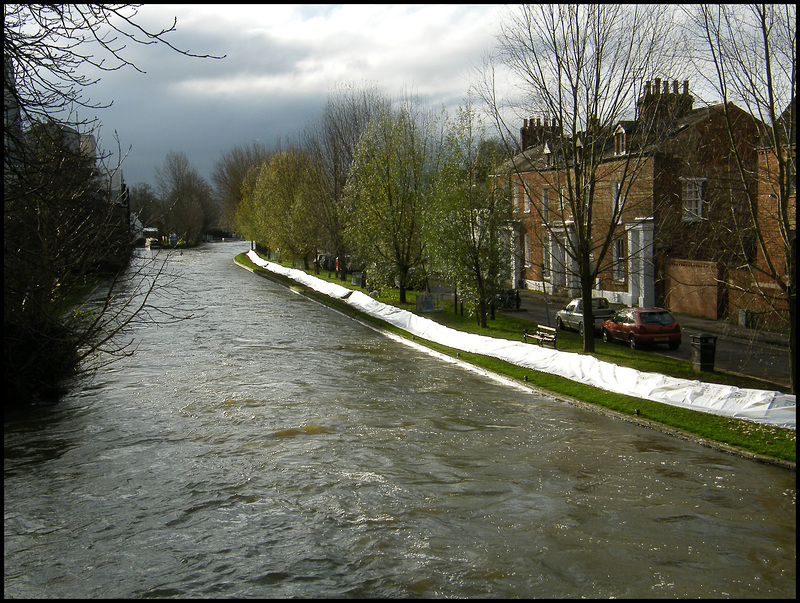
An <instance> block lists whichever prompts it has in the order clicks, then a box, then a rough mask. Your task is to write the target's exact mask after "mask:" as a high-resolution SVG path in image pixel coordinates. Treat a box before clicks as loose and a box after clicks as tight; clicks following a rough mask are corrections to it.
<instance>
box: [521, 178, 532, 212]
mask: <svg viewBox="0 0 800 603" xmlns="http://www.w3.org/2000/svg"><path fill="white" fill-rule="evenodd" d="M522 186H523V189H524V190H523V192H522V194H523V195H524V196H525V213H526V214H529V213H531V212H532V211H533V201H532V200H531V191H530V188H528V187H527V186H525V185H524V184H523V185H522Z"/></svg>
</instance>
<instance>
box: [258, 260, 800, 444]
mask: <svg viewBox="0 0 800 603" xmlns="http://www.w3.org/2000/svg"><path fill="white" fill-rule="evenodd" d="M247 257H248V258H250V260H251V261H252V262H253V263H254V264H256V265H257V266H260V267H262V268H265V269H267V270H269V271H270V272H274V273H276V274H281V275H283V276H286V277H288V278H290V279H292V280H294V281H296V282H298V283H300V284H302V285H304V286H306V287H308V288H309V289H313V290H314V291H318V292H320V293H323V294H325V295H327V296H329V297H333V298H336V299H339V300H342V301H344V302H345V303H347V304H349V305H350V306H353V307H354V308H356V309H358V310H360V311H362V312H364V313H365V314H369V315H370V316H374V317H376V318H380V319H381V320H384V321H386V322H387V323H389V324H392V325H394V326H396V327H399V328H401V329H403V330H404V331H407V332H408V333H411V334H412V335H415V336H417V337H421V338H423V339H427V340H429V341H433V342H436V343H439V344H442V345H446V346H448V347H450V348H454V349H457V350H462V351H464V352H472V353H476V354H483V355H485V356H493V357H495V358H499V359H501V360H505V361H507V362H510V363H513V364H516V365H518V366H522V367H525V368H529V369H532V370H536V371H541V372H544V373H551V374H555V375H560V376H562V377H566V378H567V379H571V380H573V381H578V382H580V383H585V384H587V385H592V386H594V387H599V388H601V389H604V390H606V391H611V392H617V393H620V394H626V395H629V396H635V397H637V398H644V399H646V400H653V401H654V402H661V403H663V404H670V405H672V406H681V407H683V408H690V409H692V410H697V411H700V412H707V413H711V414H715V415H721V416H726V417H735V418H738V419H746V420H748V421H753V422H756V423H763V424H766V425H776V426H778V427H787V428H789V429H796V410H795V409H796V401H797V400H796V396H795V395H794V394H783V393H781V392H775V391H765V390H758V389H741V388H738V387H733V386H729V385H719V384H716V383H703V382H701V381H696V380H690V379H676V378H674V377H667V376H665V375H660V374H657V373H645V372H641V371H637V370H635V369H630V368H625V367H621V366H617V365H615V364H611V363H610V362H603V361H601V360H597V359H596V358H593V357H592V356H585V355H582V354H575V353H572V352H562V351H559V350H551V349H546V348H541V347H539V346H535V345H531V344H528V343H523V342H515V341H510V340H505V339H496V338H494V337H486V336H484V335H474V334H471V333H462V332H460V331H456V330H454V329H450V328H448V327H444V326H442V325H440V324H438V323H436V322H434V321H432V320H430V319H428V318H424V317H421V316H418V315H416V314H413V313H411V312H408V311H407V310H401V309H400V308H396V307H394V306H390V305H387V304H383V303H381V302H378V301H375V300H374V299H372V298H371V297H370V296H369V295H366V294H365V293H362V292H361V291H354V290H352V289H348V288H347V287H343V286H341V285H338V284H336V283H329V282H326V281H323V280H322V279H318V278H316V277H314V276H311V275H309V274H306V273H305V272H303V271H302V270H296V269H294V268H286V267H284V266H281V265H280V264H275V263H273V262H268V261H266V260H263V259H262V258H260V257H259V256H258V254H256V253H255V252H254V251H250V252H248V254H247Z"/></svg>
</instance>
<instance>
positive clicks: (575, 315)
mask: <svg viewBox="0 0 800 603" xmlns="http://www.w3.org/2000/svg"><path fill="white" fill-rule="evenodd" d="M612 316H614V310H612V309H611V306H609V304H608V300H607V299H606V298H605V297H593V298H592V318H593V319H594V333H595V335H598V334H599V333H600V331H601V330H602V328H603V322H604V321H605V320H606V319H608V318H611V317H612ZM556 328H557V329H559V330H561V329H575V330H576V331H578V332H579V333H580V334H581V335H583V300H582V299H580V298H575V299H573V300H572V301H571V302H569V303H568V304H567V307H566V308H564V309H563V310H559V311H558V312H556Z"/></svg>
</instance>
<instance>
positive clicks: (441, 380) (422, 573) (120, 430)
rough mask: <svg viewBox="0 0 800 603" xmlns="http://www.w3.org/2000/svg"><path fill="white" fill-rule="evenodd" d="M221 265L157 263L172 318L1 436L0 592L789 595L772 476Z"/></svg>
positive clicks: (786, 479)
mask: <svg viewBox="0 0 800 603" xmlns="http://www.w3.org/2000/svg"><path fill="white" fill-rule="evenodd" d="M247 248H248V247H247V245H246V244H242V243H216V244H208V245H206V246H204V247H201V248H200V249H197V250H190V251H186V252H185V253H183V254H182V255H176V256H174V258H173V260H172V261H171V267H170V270H172V271H174V272H175V274H177V275H179V276H180V279H179V281H178V282H176V283H174V286H172V287H170V289H169V291H164V292H162V293H161V294H163V295H170V296H171V298H170V302H169V303H172V302H174V299H175V295H176V294H177V295H178V297H179V299H180V300H181V303H182V304H183V305H184V307H185V308H188V309H194V310H197V312H196V317H195V318H194V319H192V320H189V321H184V322H180V323H175V324H168V325H164V326H161V327H156V326H149V327H141V328H139V329H138V330H137V331H136V333H135V336H136V337H137V338H138V339H140V345H139V349H138V351H137V353H136V354H135V355H134V356H133V357H130V358H126V359H124V360H122V361H120V362H119V363H117V364H114V365H111V366H109V367H108V368H106V369H103V370H101V371H100V372H99V373H98V374H97V376H96V378H95V379H94V381H92V382H91V383H89V384H81V385H80V386H76V388H75V391H73V392H71V393H70V394H69V395H68V396H67V397H66V398H65V399H64V401H63V402H62V403H61V404H59V405H58V406H56V407H55V408H54V409H52V410H50V411H47V412H46V413H45V414H43V415H40V416H38V417H37V418H36V419H21V418H20V419H15V420H11V421H8V420H7V421H6V423H5V425H4V433H5V455H4V468H5V479H4V512H5V521H4V527H5V539H4V594H5V596H6V597H266V598H270V597H498V598H501V597H502V598H515V597H519V598H522V597H603V598H605V597H736V598H739V597H770V598H773V597H794V596H795V595H796V534H795V526H796V515H795V509H796V507H795V505H796V474H795V473H794V472H792V471H788V470H785V469H781V468H778V467H772V466H768V465H762V464H759V463H756V462H753V461H749V460H746V459H741V458H739V457H736V456H731V455H728V454H725V453H722V452H717V451H715V450H711V449H708V448H704V447H702V446H699V445H697V444H694V443H690V442H685V441H682V440H680V439H677V438H674V437H670V436H667V435H664V434H661V433H659V432H655V431H653V430H649V429H645V428H642V427H638V426H636V425H633V424H630V423H627V422H624V421H621V420H617V419H614V418H610V417H606V416H604V415H602V414H599V413H593V412H590V411H587V410H583V409H580V408H576V407H573V406H570V405H568V404H565V403H563V402H560V401H558V400H557V399H554V398H551V397H549V396H546V395H539V394H536V393H531V392H529V391H526V390H523V389H521V388H518V387H512V386H509V385H504V384H502V383H499V382H496V381H493V380H491V379H489V378H487V377H484V376H481V375H478V374H475V373H474V372H471V371H468V370H466V369H464V368H461V367H459V366H457V365H454V364H451V363H447V362H444V361H442V360H439V359H436V358H434V357H431V356H429V355H427V354H425V353H424V352H422V351H419V350H417V349H414V348H410V347H407V346H405V345H403V344H402V343H398V342H396V341H394V340H392V339H389V338H387V337H385V336H383V335H382V334H380V333H377V332H375V331H373V330H371V329H369V328H367V327H364V326H362V325H360V324H358V323H356V322H354V321H353V320H351V319H349V318H346V317H344V316H342V315H340V314H338V313H336V312H334V311H332V310H331V309H329V308H326V307H324V306H321V305H319V304H317V303H315V302H312V301H309V300H307V299H306V298H303V297H301V296H299V295H297V294H296V293H293V292H292V291H291V290H289V289H286V288H284V287H282V286H279V285H277V284H274V283H272V282H270V281H268V280H266V279H262V278H259V277H258V276H255V275H253V274H251V273H249V272H247V271H245V270H242V269H241V268H238V267H236V266H234V264H233V262H232V260H233V257H234V256H235V255H236V254H237V253H239V252H242V251H245V250H246V249H247ZM144 253H152V252H149V251H147V252H144ZM161 253H164V252H161ZM164 303H167V302H166V301H165V302H164Z"/></svg>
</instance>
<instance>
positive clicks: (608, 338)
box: [603, 329, 611, 343]
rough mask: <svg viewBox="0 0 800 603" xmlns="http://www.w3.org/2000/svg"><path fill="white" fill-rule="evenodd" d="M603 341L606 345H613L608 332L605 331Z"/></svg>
mask: <svg viewBox="0 0 800 603" xmlns="http://www.w3.org/2000/svg"><path fill="white" fill-rule="evenodd" d="M603 341H604V342H606V343H611V337H609V335H608V331H606V330H605V329H603Z"/></svg>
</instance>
